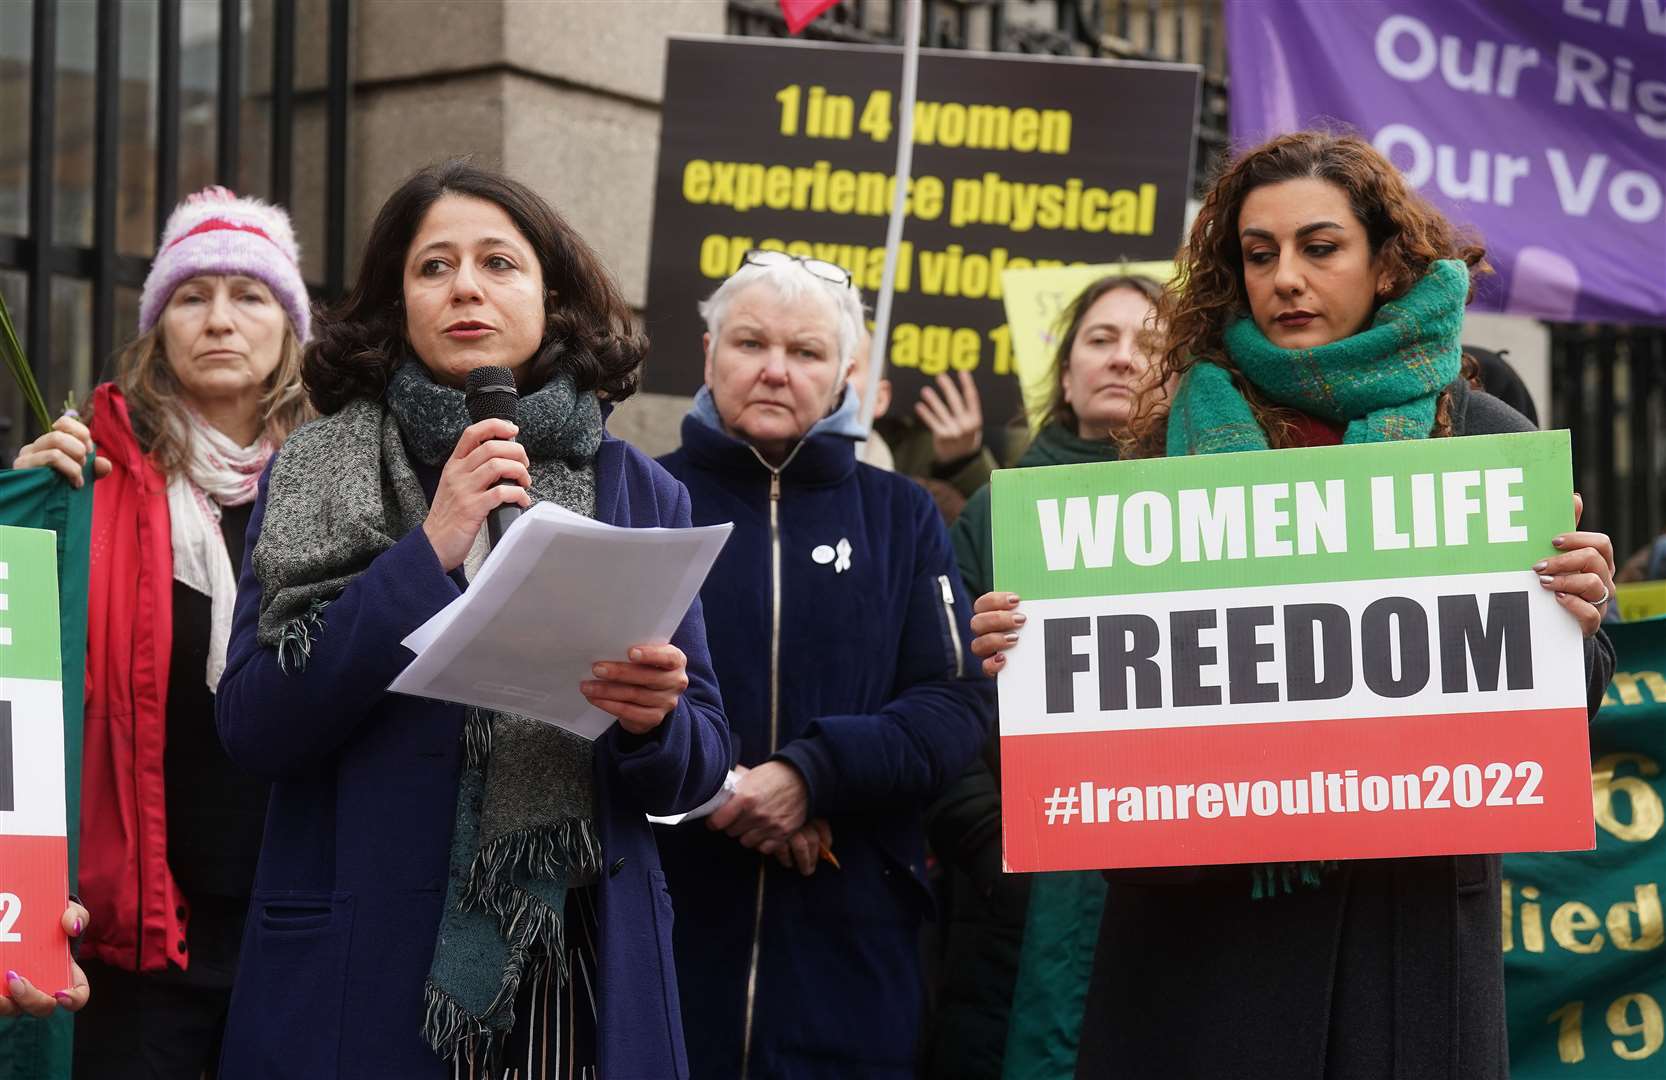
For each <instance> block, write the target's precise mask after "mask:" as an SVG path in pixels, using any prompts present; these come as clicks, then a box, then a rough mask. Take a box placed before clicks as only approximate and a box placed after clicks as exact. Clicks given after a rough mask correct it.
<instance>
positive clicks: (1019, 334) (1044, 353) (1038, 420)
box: [1001, 260, 1174, 433]
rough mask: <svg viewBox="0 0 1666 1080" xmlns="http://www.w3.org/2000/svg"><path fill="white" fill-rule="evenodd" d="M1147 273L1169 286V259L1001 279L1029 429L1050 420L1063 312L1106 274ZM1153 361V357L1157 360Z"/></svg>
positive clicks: (1052, 269) (1033, 271)
mask: <svg viewBox="0 0 1666 1080" xmlns="http://www.w3.org/2000/svg"><path fill="white" fill-rule="evenodd" d="M1118 275H1121V276H1125V277H1132V276H1138V277H1148V278H1151V279H1152V280H1153V281H1155V282H1157V283H1158V284H1160V285H1161V284H1166V283H1167V282H1168V280H1169V278H1171V277H1173V276H1174V263H1172V262H1169V261H1167V260H1154V261H1151V262H1138V263H1136V262H1130V263H1111V264H1103V263H1102V264H1099V265H1096V266H1033V267H1029V268H1028V269H1019V270H1008V271H1006V273H1005V274H1003V275H1002V277H1001V290H1002V296H1001V300H1002V303H1003V304H1004V305H1005V307H1006V313H1007V326H1008V327H1009V328H1010V332H1011V334H1012V363H1013V370H1014V371H1015V372H1016V373H1017V375H1018V385H1019V389H1020V391H1021V393H1022V394H1023V398H1024V417H1025V420H1026V421H1027V422H1028V423H1029V428H1030V431H1031V432H1032V433H1033V432H1036V431H1040V430H1041V427H1042V425H1043V424H1045V423H1046V422H1047V409H1048V406H1050V405H1051V404H1052V401H1053V386H1054V383H1055V381H1056V380H1057V378H1058V372H1057V371H1056V370H1055V369H1054V366H1053V357H1054V354H1055V352H1056V350H1057V349H1058V346H1059V340H1058V335H1059V334H1060V333H1061V332H1062V331H1063V330H1064V329H1065V327H1062V326H1060V325H1059V320H1060V319H1061V318H1062V317H1063V315H1064V313H1065V310H1066V309H1067V308H1069V307H1070V304H1071V302H1072V301H1073V300H1075V299H1076V297H1077V296H1078V295H1080V293H1081V291H1082V290H1083V289H1085V288H1087V287H1088V286H1089V285H1092V284H1093V283H1094V282H1095V281H1098V280H1099V279H1100V278H1102V277H1115V276H1118ZM1153 359H1155V358H1153Z"/></svg>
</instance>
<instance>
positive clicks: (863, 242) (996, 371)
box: [645, 38, 1200, 417]
mask: <svg viewBox="0 0 1666 1080" xmlns="http://www.w3.org/2000/svg"><path fill="white" fill-rule="evenodd" d="M901 71H902V53H901V50H899V49H895V48H881V47H868V46H845V45H826V44H820V43H809V42H759V41H741V40H725V39H715V38H701V39H689V38H677V39H673V40H672V41H671V43H670V49H669V53H668V56H667V60H666V81H665V108H664V115H663V128H662V130H661V135H660V150H659V170H658V186H657V191H656V193H655V198H654V226H653V249H652V254H651V259H650V266H649V274H648V308H647V324H648V332H649V335H650V336H651V338H652V339H653V343H654V348H653V354H652V357H651V359H650V360H649V363H648V366H647V372H646V384H645V385H646V388H647V389H649V390H653V391H659V392H663V393H674V394H691V393H693V392H694V391H695V390H696V389H697V388H698V387H699V385H700V382H701V357H700V349H699V345H698V343H699V340H700V334H701V333H702V331H703V330H704V326H703V325H702V323H701V321H700V318H699V315H698V312H697V310H696V305H697V303H698V301H699V300H700V299H702V298H703V297H705V296H707V295H709V294H710V293H711V291H712V290H713V289H715V288H716V287H717V285H718V284H719V283H720V282H721V281H722V280H723V279H724V278H725V277H727V276H728V275H729V274H731V273H733V272H734V270H735V268H736V267H738V266H739V265H740V260H741V257H742V256H743V255H744V254H745V253H746V251H747V250H748V249H749V248H754V247H761V248H780V249H783V250H786V251H789V252H792V253H794V254H799V255H806V256H812V257H815V258H821V259H826V260H828V261H829V262H834V263H838V264H839V265H841V266H844V267H845V268H846V269H848V270H850V272H851V273H852V275H853V277H854V279H855V282H856V284H857V285H858V286H859V287H860V288H861V290H862V295H863V299H864V301H865V302H866V303H867V304H868V305H869V307H870V309H871V306H872V304H873V303H874V300H875V298H876V295H877V293H878V290H879V286H880V279H881V276H882V273H883V268H884V259H885V228H886V222H887V219H888V217H889V214H890V210H891V201H892V192H893V191H894V183H895V181H894V179H893V172H894V169H895V164H896V150H897V147H896V139H897V122H898V106H897V98H898V87H899V82H900V78H901ZM1199 85H1200V74H1199V71H1198V69H1197V68H1196V67H1192V66H1188V65H1177V64H1143V63H1131V62H1120V61H1099V60H1083V59H1072V58H1067V57H1018V56H1005V55H991V54H973V53H964V52H945V51H939V50H926V51H924V52H923V53H922V54H921V57H920V71H919V92H918V101H917V103H916V105H915V109H914V162H913V168H912V170H911V172H912V176H911V179H910V182H909V186H908V189H907V196H908V206H907V219H906V222H905V225H904V229H903V243H902V246H901V248H900V250H899V256H898V265H897V289H896V303H895V308H894V312H893V317H892V327H891V335H890V350H889V357H888V363H889V365H890V367H891V377H892V378H893V379H894V380H896V381H897V383H898V386H897V390H898V392H899V394H901V395H903V396H904V400H910V399H912V396H913V394H914V392H915V391H916V389H917V387H918V386H919V384H920V383H921V382H922V381H923V380H924V379H926V378H929V377H930V376H934V375H936V374H938V373H941V372H944V371H951V370H959V371H970V372H973V373H974V374H975V376H976V378H977V379H978V382H979V386H980V389H981V390H982V392H983V394H984V398H985V411H986V413H987V414H988V415H989V416H991V417H1002V416H1007V415H1012V414H1016V412H1017V410H1018V403H1019V395H1018V382H1017V380H1016V379H1015V378H1013V356H1012V343H1011V338H1010V333H1009V331H1008V330H1007V327H1006V315H1005V312H1004V311H1003V309H1002V305H1001V274H1002V271H1004V270H1006V269H1016V268H1021V267H1027V266H1060V265H1072V264H1078V263H1081V264H1087V263H1108V262H1116V261H1119V260H1124V259H1126V260H1136V261H1137V260H1146V259H1166V258H1168V257H1170V256H1171V255H1173V253H1174V250H1175V247H1176V246H1177V245H1178V243H1179V241H1180V233H1181V227H1182V222H1183V220H1184V216H1185V204H1186V197H1187V194H1188V192H1189V189H1190V179H1191V157H1192V147H1193V138H1194V132H1195V127H1196V118H1197V99H1198V89H1199Z"/></svg>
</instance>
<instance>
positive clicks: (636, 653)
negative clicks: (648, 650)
mask: <svg viewBox="0 0 1666 1080" xmlns="http://www.w3.org/2000/svg"><path fill="white" fill-rule="evenodd" d="M631 659H632V660H636V661H640V660H641V659H642V650H641V649H632V650H631Z"/></svg>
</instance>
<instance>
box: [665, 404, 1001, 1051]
mask: <svg viewBox="0 0 1666 1080" xmlns="http://www.w3.org/2000/svg"><path fill="white" fill-rule="evenodd" d="M704 394H705V392H704V391H702V397H704ZM850 406H851V401H850V400H848V399H847V403H846V408H845V409H842V410H840V413H838V414H836V415H835V416H834V417H830V418H828V420H826V421H823V423H822V424H820V425H818V426H817V428H815V429H812V431H811V434H810V435H809V437H807V438H806V439H805V440H804V441H802V442H801V443H799V445H798V447H797V448H796V451H795V452H794V453H793V454H792V456H791V457H790V459H789V460H788V461H787V462H786V463H785V464H784V465H783V466H782V468H781V469H780V470H779V473H778V474H776V473H773V472H772V470H771V469H769V468H768V467H766V466H765V465H764V464H763V462H762V461H761V459H760V458H759V457H758V456H757V455H756V454H755V453H754V452H753V451H752V448H751V447H750V446H748V445H746V444H745V443H742V442H739V441H737V440H735V439H733V438H731V437H729V436H728V435H726V434H724V433H723V432H722V431H720V430H717V429H716V428H715V426H713V420H712V419H702V418H701V417H700V416H699V415H695V414H691V415H690V416H689V417H687V418H686V419H684V421H683V446H682V449H680V450H678V451H676V452H675V453H673V454H670V455H668V456H667V457H664V458H662V459H660V460H661V461H662V462H663V463H664V465H665V467H666V469H667V470H669V471H670V472H671V474H672V475H673V476H676V477H677V478H678V479H680V480H681V481H682V482H683V483H684V484H686V485H687V486H688V489H689V495H690V497H691V498H692V500H693V510H694V515H693V516H694V521H695V522H696V523H713V522H721V521H733V522H734V523H735V531H734V534H733V535H732V536H731V537H730V538H729V542H728V545H727V546H726V547H725V548H724V549H723V553H722V555H721V556H719V558H718V561H717V565H716V566H715V567H714V568H713V570H712V573H711V576H710V577H709V578H707V580H706V583H705V586H704V588H703V589H702V590H701V593H700V595H701V599H702V600H703V601H704V603H705V608H706V610H707V611H708V612H712V613H714V614H713V615H712V617H711V619H710V622H709V624H708V626H707V630H708V633H709V636H710V642H711V651H712V665H713V667H714V668H715V669H716V671H717V677H718V682H719V684H720V685H721V686H722V687H723V696H724V700H725V702H726V712H727V715H728V718H729V723H730V731H731V734H732V736H733V738H734V739H735V742H736V747H737V750H738V757H739V760H740V762H741V763H742V764H744V765H748V766H755V765H758V764H759V763H761V762H764V761H767V760H770V759H771V758H774V759H778V760H785V761H787V762H790V763H791V764H792V765H793V766H794V767H796V768H797V769H798V771H799V772H800V773H802V774H803V776H804V779H805V782H806V784H807V786H808V788H809V795H810V815H811V816H812V817H825V818H827V819H828V821H829V823H830V824H831V826H832V831H833V844H832V848H833V852H834V855H835V856H836V857H837V858H838V860H839V863H840V865H841V867H842V869H837V870H836V869H834V868H833V867H832V866H831V865H829V864H828V863H826V862H822V863H819V864H818V866H817V869H816V872H815V874H814V875H813V876H811V877H808V878H806V877H802V876H800V875H799V874H798V872H797V871H796V870H787V869H783V868H782V867H781V866H780V864H778V863H777V862H776V861H775V859H774V858H763V857H761V856H759V855H757V854H755V853H754V852H752V851H749V850H747V849H746V848H743V847H742V846H741V845H740V843H739V842H738V841H736V840H734V839H731V838H730V837H728V836H725V835H724V834H722V833H719V832H713V831H711V830H709V829H707V828H706V827H705V825H704V824H702V823H699V822H691V823H687V824H684V825H679V826H676V827H674V828H664V827H661V828H657V829H656V833H657V835H658V838H659V844H660V853H661V858H662V859H663V860H664V863H665V872H666V877H667V879H668V880H669V881H670V885H671V896H672V899H673V901H674V902H675V904H676V908H677V927H676V935H675V941H676V954H677V970H678V976H679V979H680V981H681V987H682V995H681V996H682V1002H683V1028H684V1030H685V1031H686V1032H687V1033H688V1051H689V1065H690V1072H691V1075H693V1076H694V1077H696V1078H700V1080H737V1078H739V1080H766V1078H768V1080H810V1078H824V1077H825V1078H828V1080H833V1078H839V1080H848V1078H851V1077H863V1078H864V1080H883V1078H891V1077H895V1078H899V1080H900V1078H903V1077H912V1076H913V1075H914V1061H915V1043H916V1040H917V1038H918V1031H919V1024H920V1013H921V1001H922V987H921V973H920V964H919V942H918V930H919V926H920V921H921V919H922V918H923V917H925V916H927V915H928V914H929V913H930V911H931V907H932V901H931V894H930V892H929V891H928V889H927V886H926V882H925V877H924V869H925V866H924V842H923V839H922V837H923V829H922V824H921V821H922V816H923V811H924V808H925V806H926V805H927V804H928V803H930V801H931V800H932V798H933V797H934V796H935V795H936V794H937V792H938V791H940V790H941V789H942V788H943V786H944V785H945V784H946V783H948V782H949V781H950V780H952V779H954V777H956V776H957V775H959V773H960V771H961V769H963V768H964V767H965V766H966V764H967V763H968V762H970V761H971V760H972V758H973V756H974V755H975V754H976V753H977V752H978V748H979V747H980V746H981V745H982V744H983V740H984V737H985V734H986V732H987V730H988V726H989V723H990V717H991V715H992V699H993V684H992V683H990V682H989V681H988V680H986V679H984V678H983V676H982V675H981V674H980V671H979V668H978V665H977V662H976V660H975V659H974V658H973V656H972V655H971V653H970V652H969V651H968V649H967V646H968V645H969V644H970V642H971V635H970V628H969V625H968V624H969V620H970V617H971V604H970V603H969V602H968V601H967V599H966V596H965V592H964V590H963V589H962V588H961V584H960V574H959V571H958V570H957V569H956V567H955V560H954V554H953V552H952V551H951V550H950V547H949V541H948V536H947V534H946V532H945V530H944V528H943V523H942V521H941V520H940V519H939V517H938V515H937V509H936V507H935V506H934V505H933V504H932V501H931V498H930V496H929V495H927V494H926V492H925V490H924V489H923V488H921V487H919V486H918V485H916V484H915V483H913V482H912V481H910V480H908V479H906V478H905V477H901V476H897V475H894V474H892V473H887V472H882V471H880V470H878V469H875V468H872V467H870V466H868V465H861V464H858V463H857V462H856V458H855V453H854V445H853V443H852V441H851V440H850V439H849V438H848V437H844V436H841V435H838V434H831V433H828V432H827V429H828V428H829V427H836V426H837V423H836V422H837V421H839V420H841V419H843V414H844V413H846V412H848V411H849V409H850ZM700 412H704V413H705V414H706V416H707V417H708V418H710V417H713V416H714V414H713V413H712V412H711V410H710V407H709V402H707V401H704V400H702V401H700V402H698V403H697V406H696V413H700ZM772 491H774V492H776V493H777V496H778V497H775V498H772V495H771V492H772ZM772 506H773V508H774V511H775V514H776V517H775V518H774V519H773V521H772V516H771V509H772ZM777 641H778V643H779V649H778V656H779V661H778V664H775V665H772V656H774V655H776V654H777V650H776V649H774V648H772V642H777ZM772 666H773V667H774V668H775V670H772ZM749 1036H750V1037H749Z"/></svg>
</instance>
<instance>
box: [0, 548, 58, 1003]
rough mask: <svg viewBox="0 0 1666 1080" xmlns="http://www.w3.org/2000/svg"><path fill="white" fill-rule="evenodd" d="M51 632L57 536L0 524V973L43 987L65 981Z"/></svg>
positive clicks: (55, 599)
mask: <svg viewBox="0 0 1666 1080" xmlns="http://www.w3.org/2000/svg"><path fill="white" fill-rule="evenodd" d="M58 630H59V626H58V573H57V539H56V537H55V536H54V535H53V534H52V533H50V532H47V531H46V530H44V529H20V528H16V527H13V526H9V525H0V970H7V971H17V972H19V973H21V974H22V975H23V977H24V978H26V979H28V980H29V981H30V982H31V983H32V984H34V985H35V986H37V987H42V988H45V989H46V992H47V993H51V992H53V991H55V990H60V989H63V988H64V987H67V986H69V941H68V939H67V938H66V937H65V936H64V930H63V926H62V925H61V923H60V920H61V919H62V918H63V914H64V907H65V905H66V903H67V900H68V896H69V868H68V860H69V843H68V832H67V829H66V824H67V822H66V820H65V817H66V815H65V812H64V802H65V800H64V727H63V724H64V720H63V669H62V667H61V665H60V663H59V635H58ZM4 993H7V991H6V990H5V988H4V987H3V986H0V994H4Z"/></svg>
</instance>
